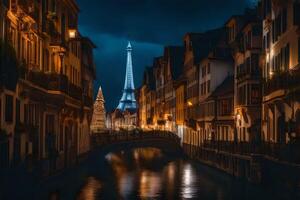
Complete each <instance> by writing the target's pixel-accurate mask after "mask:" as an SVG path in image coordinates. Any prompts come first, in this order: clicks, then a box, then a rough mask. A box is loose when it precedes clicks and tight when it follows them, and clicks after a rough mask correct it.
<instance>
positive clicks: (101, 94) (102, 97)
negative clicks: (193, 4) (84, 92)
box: [96, 86, 105, 102]
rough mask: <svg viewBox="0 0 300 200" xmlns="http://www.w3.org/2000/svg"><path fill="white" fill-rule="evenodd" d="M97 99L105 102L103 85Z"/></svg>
mask: <svg viewBox="0 0 300 200" xmlns="http://www.w3.org/2000/svg"><path fill="white" fill-rule="evenodd" d="M96 100H98V101H103V102H105V101H104V96H103V92H102V88H101V86H100V87H99V90H98V94H97V98H96Z"/></svg>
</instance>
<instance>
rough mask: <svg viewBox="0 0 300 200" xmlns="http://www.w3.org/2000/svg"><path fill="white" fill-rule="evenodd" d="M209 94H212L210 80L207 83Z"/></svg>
mask: <svg viewBox="0 0 300 200" xmlns="http://www.w3.org/2000/svg"><path fill="white" fill-rule="evenodd" d="M207 93H210V80H209V81H207Z"/></svg>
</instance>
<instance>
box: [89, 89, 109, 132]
mask: <svg viewBox="0 0 300 200" xmlns="http://www.w3.org/2000/svg"><path fill="white" fill-rule="evenodd" d="M104 103H105V100H104V96H103V92H102V88H101V86H100V87H99V90H98V94H97V98H96V101H95V103H94V112H93V117H92V123H91V131H92V132H93V133H98V132H101V131H104V130H105V129H106V125H105V121H106V120H105V118H106V117H105V116H106V112H105V107H104Z"/></svg>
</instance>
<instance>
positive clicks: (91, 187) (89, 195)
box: [77, 177, 101, 200]
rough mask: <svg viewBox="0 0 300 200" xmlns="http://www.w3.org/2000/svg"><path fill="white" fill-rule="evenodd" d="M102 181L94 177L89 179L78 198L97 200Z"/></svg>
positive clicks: (78, 199) (81, 199)
mask: <svg viewBox="0 0 300 200" xmlns="http://www.w3.org/2000/svg"><path fill="white" fill-rule="evenodd" d="M100 189H101V183H100V182H99V181H98V180H96V179H95V178H93V177H89V178H88V179H87V183H86V185H85V186H84V187H83V188H82V189H81V192H80V194H79V196H78V198H77V200H95V199H96V197H97V193H98V191H99V190H100Z"/></svg>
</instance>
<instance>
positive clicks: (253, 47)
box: [232, 16, 262, 142]
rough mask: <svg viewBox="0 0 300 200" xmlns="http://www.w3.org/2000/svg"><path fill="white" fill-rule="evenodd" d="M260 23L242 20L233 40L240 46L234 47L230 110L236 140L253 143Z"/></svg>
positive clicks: (257, 114)
mask: <svg viewBox="0 0 300 200" xmlns="http://www.w3.org/2000/svg"><path fill="white" fill-rule="evenodd" d="M232 20H234V19H232ZM261 26H262V25H261V22H260V21H259V20H258V16H255V17H253V19H252V20H249V21H248V22H247V23H245V25H244V27H243V28H242V29H241V32H240V34H239V36H238V37H237V39H236V40H239V43H240V44H241V45H239V46H238V47H236V48H234V60H235V61H234V63H235V64H234V66H235V69H234V70H235V95H234V113H235V122H236V124H235V126H236V131H237V139H238V141H239V142H253V141H254V140H257V139H259V138H260V128H261V126H260V125H261V100H262V95H261V92H262V91H261V69H260V67H259V57H260V53H261V45H262V30H261Z"/></svg>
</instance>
